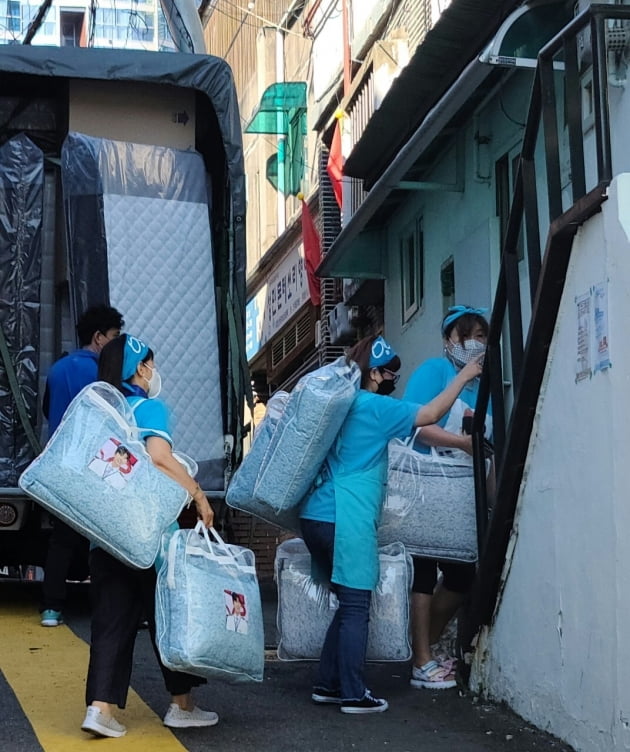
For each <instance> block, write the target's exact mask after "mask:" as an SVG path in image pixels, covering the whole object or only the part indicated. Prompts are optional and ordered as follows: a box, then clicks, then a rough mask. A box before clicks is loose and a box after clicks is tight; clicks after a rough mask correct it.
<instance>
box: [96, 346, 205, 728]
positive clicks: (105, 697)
mask: <svg viewBox="0 0 630 752" xmlns="http://www.w3.org/2000/svg"><path fill="white" fill-rule="evenodd" d="M98 378H99V380H100V381H106V382H107V383H109V384H112V386H115V387H116V388H117V389H119V390H120V391H121V392H122V393H123V394H124V395H125V397H126V398H127V400H128V402H129V403H130V405H131V407H132V408H133V409H134V413H135V417H136V423H137V425H138V426H140V427H141V428H142V429H143V430H142V431H141V432H140V437H141V438H142V439H143V440H144V442H145V444H146V449H147V452H148V454H149V455H150V457H151V459H152V461H153V464H154V465H155V466H156V467H157V468H158V469H160V470H161V471H162V472H164V473H166V475H168V476H169V477H170V478H172V479H173V480H175V481H176V482H177V483H179V484H180V485H181V486H182V487H183V488H184V489H186V490H187V491H188V493H189V494H190V495H191V496H192V498H193V500H194V502H195V507H196V510H197V515H198V516H199V518H200V519H201V521H202V522H203V524H204V525H205V526H206V527H211V526H212V522H213V516H214V515H213V512H212V508H211V507H210V504H209V503H208V499H207V498H206V496H205V494H204V493H203V491H202V490H201V488H200V487H199V484H197V483H196V482H195V481H194V479H193V478H191V476H190V475H189V474H188V472H187V471H186V469H185V467H184V466H183V465H182V464H181V463H180V462H179V461H178V460H177V459H175V457H174V456H173V453H172V448H171V447H172V440H171V437H170V432H169V416H168V410H167V408H166V405H165V404H164V403H163V402H161V401H160V400H157V399H155V398H156V397H157V396H158V394H159V392H160V388H161V380H160V374H159V372H158V370H157V368H156V367H155V364H154V362H153V352H152V350H151V349H150V348H149V347H148V346H147V345H146V344H145V343H144V342H142V341H141V340H139V339H137V338H136V337H132V336H130V335H128V334H123V335H121V336H120V337H118V338H117V339H115V340H112V341H111V342H110V343H109V344H107V345H106V346H105V347H104V348H103V350H102V352H101V355H100V359H99V370H98ZM129 534H130V535H133V531H132V530H130V531H129ZM90 575H91V586H90V598H91V603H92V639H91V645H90V664H89V668H88V675H87V684H86V704H87V706H88V708H87V714H86V716H85V720H84V721H83V724H82V726H81V728H82V729H83V730H84V731H87V732H88V733H91V734H94V735H95V736H102V737H119V736H123V735H124V734H125V733H126V731H127V730H126V728H125V727H124V726H123V725H122V724H121V723H119V722H118V721H117V720H116V719H115V718H114V717H113V715H112V708H113V706H115V705H117V706H118V707H119V708H124V707H125V704H126V701H127V692H128V690H129V681H130V677H131V667H132V662H133V648H134V643H135V638H136V633H137V629H138V624H139V622H140V619H141V617H142V616H144V617H145V618H146V619H147V621H148V625H149V632H150V635H151V641H152V643H153V648H154V650H155V654H156V656H157V658H158V661H159V664H160V668H161V670H162V675H163V677H164V683H165V685H166V689H167V690H168V692H169V693H170V695H171V698H172V699H171V704H170V706H169V709H168V711H167V713H166V715H165V717H164V724H165V725H166V726H170V727H174V728H188V727H198V726H213V725H214V724H215V723H217V721H218V720H219V719H218V716H217V714H216V713H213V712H210V711H205V710H201V709H200V708H198V707H196V706H195V704H194V703H193V701H192V698H191V694H190V693H191V689H192V688H193V687H194V686H197V685H199V684H203V683H204V682H205V680H204V679H200V678H199V677H196V676H192V675H190V674H183V673H178V672H174V671H171V670H169V669H167V668H166V667H165V666H164V665H163V663H162V661H161V660H160V656H159V653H158V651H157V648H156V645H155V581H156V573H155V569H154V567H151V568H150V569H133V568H131V567H128V566H127V565H125V564H123V562H121V561H119V560H118V559H115V558H114V557H113V556H110V554H108V553H107V552H105V551H103V550H102V549H100V548H93V549H92V551H91V552H90Z"/></svg>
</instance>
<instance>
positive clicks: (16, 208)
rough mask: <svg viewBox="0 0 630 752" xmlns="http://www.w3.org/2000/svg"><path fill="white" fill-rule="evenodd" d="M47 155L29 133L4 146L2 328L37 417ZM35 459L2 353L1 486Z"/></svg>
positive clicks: (0, 167) (25, 398)
mask: <svg viewBox="0 0 630 752" xmlns="http://www.w3.org/2000/svg"><path fill="white" fill-rule="evenodd" d="M43 195H44V155H43V154H42V152H41V151H40V150H39V149H38V148H37V147H36V146H35V144H33V143H32V142H31V141H30V140H29V139H28V138H27V137H26V136H23V135H20V136H15V137H14V138H12V139H11V140H10V141H7V142H6V143H5V144H3V146H2V147H0V326H1V327H2V333H3V335H4V338H5V340H6V343H7V348H8V351H9V355H10V356H11V362H10V364H8V368H11V369H12V370H13V371H14V373H15V378H16V381H17V386H18V389H19V391H20V394H21V397H20V399H21V401H22V404H23V405H24V407H25V408H26V410H27V412H28V414H29V418H30V420H31V422H32V423H33V424H34V423H35V418H36V416H37V375H38V368H39V358H38V350H39V348H38V345H39V314H40V305H39V284H40V276H41V271H40V270H41V254H42V248H41V230H42V213H43ZM33 457H34V450H33V448H32V446H31V445H30V443H29V441H28V439H27V437H26V434H25V432H24V430H23V427H22V425H21V422H20V417H19V413H18V406H17V405H16V400H15V396H14V394H13V393H12V391H11V388H10V384H9V373H8V371H7V364H6V363H5V362H4V360H3V358H2V357H0V486H2V487H4V486H9V487H13V486H16V485H17V478H18V475H19V474H20V472H21V471H22V470H24V468H25V467H26V466H27V465H28V464H29V462H30V461H31V460H32V459H33Z"/></svg>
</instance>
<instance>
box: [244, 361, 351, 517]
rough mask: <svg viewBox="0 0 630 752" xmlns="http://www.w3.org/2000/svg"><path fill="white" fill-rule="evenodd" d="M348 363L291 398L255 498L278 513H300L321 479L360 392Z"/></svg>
mask: <svg viewBox="0 0 630 752" xmlns="http://www.w3.org/2000/svg"><path fill="white" fill-rule="evenodd" d="M360 381H361V371H360V369H359V367H358V366H357V364H356V363H350V364H348V362H347V360H346V358H338V359H337V360H336V361H334V362H333V363H330V364H329V365H326V366H323V367H322V368H318V369H317V370H316V371H313V372H312V373H307V374H306V375H305V376H302V378H301V379H300V380H299V382H298V383H297V385H296V387H295V389H294V390H293V391H292V392H291V395H290V397H289V400H288V402H287V406H286V408H285V410H284V412H283V413H282V415H281V417H280V420H279V421H278V425H277V426H276V429H275V431H274V432H273V436H272V437H271V440H270V442H269V446H268V448H267V451H266V453H265V456H264V458H263V461H262V465H261V468H260V471H259V474H258V478H257V481H256V485H255V488H254V495H255V496H256V498H258V499H260V500H261V501H264V502H265V503H266V504H269V505H270V506H271V507H272V508H273V509H275V510H276V511H277V512H280V511H283V510H286V509H290V508H291V507H297V506H299V505H300V503H301V501H302V499H304V497H305V496H306V494H307V493H308V491H309V490H310V488H311V485H312V484H313V481H314V480H315V478H316V477H317V473H318V472H319V470H320V468H321V466H322V464H323V462H324V460H325V458H326V455H327V454H328V451H329V450H330V448H331V446H332V445H333V442H334V441H335V439H336V437H337V434H338V433H339V429H340V428H341V426H342V424H343V422H344V420H345V418H346V415H347V414H348V411H349V410H350V407H351V406H352V403H353V401H354V398H355V397H356V394H357V391H358V389H359V386H360Z"/></svg>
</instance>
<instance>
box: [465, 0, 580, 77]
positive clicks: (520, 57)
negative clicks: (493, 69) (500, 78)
mask: <svg viewBox="0 0 630 752" xmlns="http://www.w3.org/2000/svg"><path fill="white" fill-rule="evenodd" d="M570 20H571V15H570V13H568V12H567V9H566V4H565V3H564V2H559V1H558V0H532V2H529V3H527V4H526V5H524V6H523V7H522V8H519V9H518V10H515V11H514V12H513V13H511V14H510V16H509V17H508V18H506V20H505V21H504V22H503V23H502V24H501V27H500V29H499V30H498V31H497V33H496V34H495V36H494V39H493V40H492V42H490V44H489V45H488V46H487V47H486V49H485V50H484V51H483V52H482V53H481V55H480V56H479V60H480V61H481V62H482V63H490V64H491V65H507V66H510V67H519V68H535V67H536V61H537V58H538V52H539V51H540V50H541V49H542V48H543V47H544V46H545V44H547V42H548V41H549V40H550V39H552V38H553V37H554V36H556V34H558V32H560V31H561V30H562V29H563V28H564V27H565V26H566V25H567V23H569V21H570Z"/></svg>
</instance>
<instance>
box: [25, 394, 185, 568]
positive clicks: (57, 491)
mask: <svg viewBox="0 0 630 752" xmlns="http://www.w3.org/2000/svg"><path fill="white" fill-rule="evenodd" d="M178 459H180V461H183V462H184V464H185V465H186V467H187V470H188V472H189V473H190V474H191V475H195V473H196V471H197V466H196V464H195V463H194V461H193V460H190V459H189V458H183V456H182V455H179V457H178ZM19 484H20V488H22V490H24V491H25V492H26V493H28V494H29V495H30V496H32V497H33V498H34V499H36V500H37V501H38V502H39V503H40V504H41V505H42V506H43V507H45V508H46V509H47V510H48V511H50V512H52V513H53V514H54V515H55V516H56V517H60V518H61V519H62V520H63V521H64V522H66V523H67V524H68V525H70V527H72V528H74V529H75V530H77V531H78V532H79V533H81V534H82V535H85V536H86V537H87V538H89V539H90V540H91V541H92V542H93V543H96V544H97V545H98V546H100V547H101V548H103V549H105V550H106V551H108V552H109V553H110V554H112V556H115V557H116V558H118V559H120V560H121V561H123V562H125V563H126V564H130V565H131V566H134V567H137V568H139V569H148V568H149V567H150V566H151V565H152V564H153V562H154V561H155V558H156V556H157V554H158V552H159V548H160V542H161V537H162V533H163V532H164V530H165V529H166V528H167V527H168V526H169V525H171V524H172V523H173V522H175V520H176V519H177V517H178V515H179V513H180V512H181V510H182V509H183V507H184V505H185V504H186V503H187V501H188V500H189V499H190V497H189V495H188V494H187V492H186V491H185V490H184V489H183V488H182V486H180V485H179V483H176V482H175V481H174V480H172V479H171V478H169V477H168V475H165V474H164V473H163V472H162V471H161V470H158V469H157V468H156V467H155V465H153V463H152V461H151V458H150V456H149V455H148V453H147V451H146V449H145V447H144V442H143V441H141V440H140V439H138V427H137V426H136V425H135V418H134V416H133V412H132V410H131V408H130V407H129V405H128V403H127V400H126V399H125V398H124V397H123V396H122V394H121V393H120V392H119V391H118V390H117V389H115V388H114V387H113V386H110V385H109V384H106V383H105V382H102V381H97V382H95V383H93V384H90V385H89V386H86V387H85V388H84V389H83V390H82V391H81V392H79V394H78V395H77V396H76V397H75V398H74V399H73V400H72V402H71V403H70V406H69V407H68V410H67V411H66V413H65V415H64V417H63V420H62V421H61V423H60V424H59V426H58V428H57V430H56V431H55V433H54V434H53V435H52V437H51V439H50V441H49V442H48V444H47V445H46V447H45V448H44V451H43V452H42V453H41V454H40V455H39V457H37V458H36V459H35V460H34V461H33V462H32V463H31V464H30V465H29V466H28V467H27V468H26V470H25V471H24V472H23V473H22V475H21V476H20V479H19Z"/></svg>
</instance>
